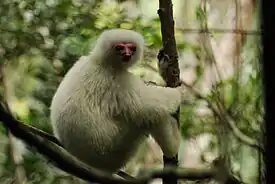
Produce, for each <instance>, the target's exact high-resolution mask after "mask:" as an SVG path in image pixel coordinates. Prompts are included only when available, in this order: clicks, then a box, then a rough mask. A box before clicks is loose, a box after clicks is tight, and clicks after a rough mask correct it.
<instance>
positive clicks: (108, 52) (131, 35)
mask: <svg viewBox="0 0 275 184" xmlns="http://www.w3.org/2000/svg"><path fill="white" fill-rule="evenodd" d="M143 45H144V40H143V37H142V36H141V35H140V34H139V33H137V32H135V31H131V30H126V29H111V30H107V31H104V32H103V33H102V34H101V35H100V36H99V38H98V40H97V44H96V46H95V49H94V51H95V52H96V53H97V54H98V53H100V54H101V55H100V56H99V58H103V59H102V60H101V61H99V62H103V63H101V64H106V65H109V66H112V67H115V68H121V69H125V68H128V67H130V66H132V65H133V64H135V63H136V62H137V61H138V60H140V59H141V57H142V55H143Z"/></svg>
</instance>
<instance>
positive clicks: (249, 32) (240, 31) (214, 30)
mask: <svg viewBox="0 0 275 184" xmlns="http://www.w3.org/2000/svg"><path fill="white" fill-rule="evenodd" d="M176 29H177V30H179V31H180V32H182V33H196V34H202V33H209V34H211V33H227V34H236V33H238V34H243V35H255V36H261V35H262V34H263V33H262V31H257V30H244V29H219V28H208V29H195V28H194V29H193V28H184V29H182V28H176Z"/></svg>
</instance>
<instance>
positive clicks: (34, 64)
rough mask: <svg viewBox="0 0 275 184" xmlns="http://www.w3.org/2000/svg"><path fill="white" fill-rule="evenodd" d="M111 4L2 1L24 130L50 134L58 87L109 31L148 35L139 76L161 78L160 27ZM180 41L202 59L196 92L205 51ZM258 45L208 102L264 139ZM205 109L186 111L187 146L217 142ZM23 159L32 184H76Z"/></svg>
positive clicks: (14, 97)
mask: <svg viewBox="0 0 275 184" xmlns="http://www.w3.org/2000/svg"><path fill="white" fill-rule="evenodd" d="M105 3H106V2H103V1H100V0H23V1H22V0H1V1H0V62H1V64H3V63H5V64H6V65H5V67H6V68H5V74H6V76H5V78H6V83H7V89H8V98H9V101H10V106H11V108H12V110H13V112H14V113H16V114H17V116H18V117H19V118H20V119H21V120H23V121H24V122H25V123H30V124H32V125H33V126H36V127H38V128H40V129H42V130H45V131H48V132H51V128H50V126H49V106H50V102H51V98H52V96H53V94H54V92H55V90H56V88H57V86H58V84H59V82H60V80H61V79H62V77H63V76H64V74H65V73H66V72H67V71H68V69H69V68H70V67H71V66H72V65H73V63H74V62H75V61H76V60H77V59H78V58H79V57H80V56H82V55H85V54H88V52H89V51H90V49H91V47H92V45H93V43H94V41H95V39H96V37H97V36H98V35H99V34H100V33H101V32H102V31H103V30H105V29H108V28H115V27H121V28H127V29H134V30H137V31H138V32H140V33H141V34H143V35H144V37H145V43H146V48H145V57H144V61H142V62H141V63H140V65H139V66H138V67H137V68H135V69H134V70H133V71H134V72H135V73H136V74H138V75H141V77H143V76H145V75H146V72H147V71H148V72H147V73H150V74H151V75H157V73H156V70H157V67H156V66H157V65H156V54H157V52H158V50H159V49H160V48H161V47H162V40H161V33H160V23H159V20H158V19H157V18H154V19H145V18H144V17H143V16H142V15H138V16H136V17H129V16H128V15H127V13H126V11H125V9H123V8H122V6H121V5H120V4H118V3H116V2H115V1H111V2H109V3H108V5H106V4H105ZM194 12H195V13H196V15H197V17H198V18H199V19H203V17H206V16H207V15H205V13H204V12H203V11H202V10H201V9H198V8H197V9H196V10H194ZM176 40H177V47H178V50H179V52H180V53H183V52H184V51H186V50H187V49H188V50H191V51H192V53H194V55H195V56H197V57H196V66H195V67H194V71H195V73H196V79H195V82H194V83H193V85H194V87H195V88H196V87H198V85H199V84H200V82H201V81H202V80H203V78H202V76H203V72H204V69H205V64H204V62H203V61H201V60H200V59H201V58H200V57H199V55H200V54H201V53H202V52H203V51H202V50H201V49H200V46H199V45H192V44H190V43H186V42H184V41H182V35H181V34H180V32H179V31H177V32H176ZM257 45H258V40H255V39H252V38H248V39H247V42H246V45H245V46H244V48H243V50H242V57H243V58H244V62H243V64H242V66H241V69H240V70H239V71H238V72H239V74H238V75H236V76H234V77H233V78H231V79H227V80H223V81H221V82H220V83H219V84H217V85H216V86H215V87H214V89H215V90H213V91H212V92H211V93H210V94H208V96H207V99H209V100H210V101H211V102H213V104H214V105H216V104H217V103H218V102H219V103H222V104H223V108H224V109H225V110H226V111H227V112H229V113H230V114H231V115H232V116H233V117H234V120H235V122H237V126H238V128H239V129H240V130H241V131H242V132H243V133H244V134H246V135H248V136H250V137H254V136H255V135H256V136H257V137H260V136H261V122H262V114H263V107H262V103H263V102H262V98H261V96H262V95H261V89H262V87H261V73H260V67H259V66H258V58H259V57H258V54H259V53H258V52H257V51H258V50H259V48H257ZM151 78H154V77H151ZM154 79H155V78H154ZM157 80H159V78H157ZM157 82H161V81H157ZM202 106H203V108H204V109H205V108H206V107H207V105H205V101H204V100H201V99H197V98H196V99H195V100H194V102H192V103H191V104H189V105H186V106H184V107H183V108H181V120H180V123H181V130H182V134H183V135H184V137H185V138H191V137H195V136H197V135H200V134H202V133H205V132H208V133H211V134H215V131H216V128H215V125H216V124H215V123H216V122H215V121H216V120H215V117H214V116H213V114H212V113H211V111H210V110H209V109H208V111H207V112H201V111H200V110H198V109H200V108H201V107H202ZM199 107H200V108H199ZM0 128H1V129H0V132H1V133H0V134H1V137H2V136H3V137H5V136H6V131H5V130H4V129H3V127H0ZM236 142H237V141H236ZM6 144H7V142H4V143H2V142H1V144H0V148H1V152H3V155H5V156H0V158H1V164H2V165H1V166H0V167H1V169H0V171H1V172H0V174H1V179H2V178H5V181H8V180H11V178H12V177H13V175H14V173H13V172H14V165H13V164H12V162H11V158H10V153H8V151H7V146H6ZM239 144H240V143H239V142H238V143H236V145H239ZM2 150H4V151H2ZM235 150H236V149H235ZM235 155H237V153H236V154H235ZM233 156H234V155H233ZM24 157H25V160H24V168H25V170H26V172H27V176H28V183H42V182H44V183H54V182H55V183H60V182H61V180H62V181H64V180H66V181H68V182H70V183H73V182H72V178H71V177H68V178H66V177H67V176H65V175H64V173H61V172H60V171H58V170H57V169H52V168H49V166H48V164H47V162H46V161H45V160H44V159H41V157H39V156H37V155H36V154H34V153H30V152H26V153H24ZM235 157H236V159H237V157H238V156H235ZM2 160H3V161H2ZM2 181H3V180H2Z"/></svg>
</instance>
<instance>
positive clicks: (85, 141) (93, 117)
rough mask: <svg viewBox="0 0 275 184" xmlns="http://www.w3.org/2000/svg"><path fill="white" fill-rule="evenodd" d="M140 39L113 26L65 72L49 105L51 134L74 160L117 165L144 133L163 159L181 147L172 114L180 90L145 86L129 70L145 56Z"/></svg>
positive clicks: (106, 168) (98, 165)
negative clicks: (160, 152) (159, 148)
mask: <svg viewBox="0 0 275 184" xmlns="http://www.w3.org/2000/svg"><path fill="white" fill-rule="evenodd" d="M143 45H144V40H143V37H142V36H141V35H140V34H139V33H137V32H134V31H130V30H124V29H112V30H107V31H104V32H103V33H102V34H101V35H100V36H99V38H98V40H97V42H96V45H95V47H94V48H93V50H92V52H91V53H90V55H89V56H84V57H81V58H80V59H79V60H78V61H77V62H76V63H75V65H74V66H73V67H72V68H71V69H70V70H69V71H68V73H67V74H66V76H65V77H64V79H63V81H62V82H61V84H60V86H59V87H58V89H57V91H56V93H55V95H54V97H53V100H52V104H51V122H52V126H53V130H54V134H55V135H56V137H57V138H58V139H59V141H60V142H61V143H62V144H63V146H64V147H65V148H66V149H67V150H68V151H69V152H70V153H71V154H72V155H74V156H76V157H77V158H78V159H80V160H81V161H83V162H84V163H86V164H88V165H91V166H93V167H95V168H98V169H101V170H103V171H105V172H109V173H115V172H117V171H118V170H119V169H121V168H122V167H123V166H124V165H125V163H126V162H127V161H128V160H129V159H130V158H131V156H132V155H133V153H134V152H135V151H136V150H137V148H138V146H139V144H140V143H141V142H142V141H144V139H145V138H146V136H147V135H148V134H150V135H152V136H153V137H154V139H155V140H156V141H157V143H158V144H159V145H160V147H161V149H162V151H163V154H164V156H165V157H167V158H171V157H174V156H175V155H176V154H177V152H178V149H179V144H180V131H179V128H178V124H177V121H176V119H175V118H173V117H172V114H173V113H175V112H176V111H177V110H178V108H179V105H180V103H181V102H182V101H183V92H182V90H183V89H182V88H181V87H179V88H168V87H160V86H153V85H146V84H145V83H144V82H143V81H142V79H140V78H139V77H137V76H134V75H133V74H131V73H130V72H128V71H127V69H128V68H129V67H130V66H132V65H133V64H135V63H136V62H137V61H138V60H140V59H141V57H142V55H143Z"/></svg>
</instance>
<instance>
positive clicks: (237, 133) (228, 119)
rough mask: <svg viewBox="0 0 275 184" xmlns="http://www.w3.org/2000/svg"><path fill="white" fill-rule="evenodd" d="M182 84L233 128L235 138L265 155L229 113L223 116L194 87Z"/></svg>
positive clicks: (260, 147) (225, 112)
mask: <svg viewBox="0 0 275 184" xmlns="http://www.w3.org/2000/svg"><path fill="white" fill-rule="evenodd" d="M181 83H182V84H183V85H184V86H186V87H187V88H188V89H189V90H190V91H191V92H192V93H193V94H194V95H195V96H196V97H197V98H199V99H201V100H204V101H206V102H207V105H208V107H209V108H210V109H211V110H212V112H213V113H214V114H215V115H217V116H218V117H219V118H221V119H223V120H225V122H227V123H228V125H229V127H230V128H231V130H232V132H233V134H234V136H235V137H236V138H237V139H238V140H239V141H241V142H242V143H244V144H246V145H248V146H250V147H253V148H257V149H259V150H260V151H261V152H262V153H264V148H263V147H262V146H261V145H259V144H258V142H257V141H256V140H254V139H252V138H250V137H248V136H247V135H245V134H244V133H242V132H241V131H240V130H239V129H238V127H237V126H236V124H235V122H234V120H233V117H232V116H231V115H230V114H229V113H228V112H227V111H224V113H223V115H221V114H220V113H219V111H218V110H217V109H216V108H215V106H214V105H213V103H212V102H211V101H210V100H209V99H208V98H207V97H204V96H203V95H201V94H200V93H199V92H197V91H196V90H195V89H194V88H193V87H192V86H190V85H189V84H187V83H186V82H184V81H181Z"/></svg>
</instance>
